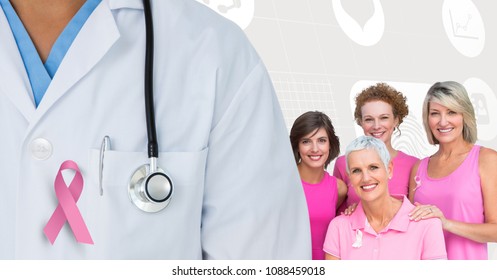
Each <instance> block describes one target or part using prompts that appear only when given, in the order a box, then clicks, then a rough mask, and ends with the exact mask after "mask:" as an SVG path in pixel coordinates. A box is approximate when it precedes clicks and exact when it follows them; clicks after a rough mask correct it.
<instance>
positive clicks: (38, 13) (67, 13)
mask: <svg viewBox="0 0 497 280" xmlns="http://www.w3.org/2000/svg"><path fill="white" fill-rule="evenodd" d="M10 2H11V4H12V7H14V10H15V11H16V13H17V15H18V16H19V18H20V19H21V21H22V23H23V25H24V27H25V28H26V30H27V31H28V34H29V36H30V37H31V40H32V41H33V44H34V45H35V47H36V50H37V51H38V54H39V55H40V58H41V60H42V61H43V62H45V61H46V59H47V57H48V54H49V53H50V50H51V49H52V46H53V44H54V43H55V41H56V40H57V38H58V37H59V35H60V33H62V31H63V30H64V28H65V27H66V25H67V24H68V23H69V21H70V20H71V19H72V18H73V16H74V15H75V14H76V13H77V12H78V10H79V9H80V8H81V6H83V4H84V3H85V0H11V1H10Z"/></svg>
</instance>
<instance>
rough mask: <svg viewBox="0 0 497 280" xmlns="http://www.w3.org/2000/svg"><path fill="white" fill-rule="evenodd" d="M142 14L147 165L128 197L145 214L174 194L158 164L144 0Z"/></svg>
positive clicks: (151, 32) (149, 35) (151, 53)
mask: <svg viewBox="0 0 497 280" xmlns="http://www.w3.org/2000/svg"><path fill="white" fill-rule="evenodd" d="M143 9H144V12H145V29H146V30H145V36H146V39H145V40H146V43H145V44H146V45H145V82H144V85H145V115H146V119H147V136H148V145H147V150H148V157H149V159H150V164H144V165H142V166H140V167H139V168H138V169H136V171H135V172H134V173H133V175H131V179H130V182H129V185H128V195H129V198H130V199H131V202H133V203H134V204H135V205H136V207H138V208H139V209H140V210H143V211H145V212H150V213H153V212H159V211H161V210H162V209H164V208H165V207H166V206H167V205H168V204H169V202H171V196H172V194H173V182H172V180H171V178H170V177H169V176H168V175H166V173H165V172H164V170H162V169H161V168H160V167H159V166H158V165H157V159H158V157H159V144H158V142H157V132H156V129H155V114H154V95H153V69H154V67H153V62H154V28H153V22H152V10H151V8H150V1H149V0H143Z"/></svg>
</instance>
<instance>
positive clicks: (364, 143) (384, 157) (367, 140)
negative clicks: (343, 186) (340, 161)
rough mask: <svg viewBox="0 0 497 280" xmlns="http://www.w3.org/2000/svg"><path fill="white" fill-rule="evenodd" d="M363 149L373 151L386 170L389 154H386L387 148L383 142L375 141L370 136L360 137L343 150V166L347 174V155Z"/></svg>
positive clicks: (348, 171)
mask: <svg viewBox="0 0 497 280" xmlns="http://www.w3.org/2000/svg"><path fill="white" fill-rule="evenodd" d="M364 149H372V150H375V151H376V153H377V154H378V155H379V156H380V159H381V161H382V162H383V164H385V168H386V169H387V170H388V164H389V163H390V153H389V152H388V149H387V146H386V145H385V143H383V141H381V140H379V139H376V138H374V137H372V136H360V137H358V138H356V139H354V140H353V141H352V142H350V144H349V145H348V146H347V148H346V149H345V159H346V160H345V166H346V170H347V174H349V173H350V170H349V154H350V153H351V152H355V151H360V150H364Z"/></svg>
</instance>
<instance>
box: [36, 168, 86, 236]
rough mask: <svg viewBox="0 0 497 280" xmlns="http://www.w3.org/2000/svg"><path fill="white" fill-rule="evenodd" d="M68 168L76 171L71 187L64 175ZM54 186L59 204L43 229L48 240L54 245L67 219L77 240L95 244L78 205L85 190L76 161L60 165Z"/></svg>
mask: <svg viewBox="0 0 497 280" xmlns="http://www.w3.org/2000/svg"><path fill="white" fill-rule="evenodd" d="M66 169H72V170H74V171H76V174H75V175H74V178H73V179H72V181H71V183H70V184H69V187H67V185H66V183H65V182H64V178H63V177H62V170H66ZM54 188H55V195H56V196H57V199H58V200H59V204H58V205H57V208H56V209H55V211H54V212H53V214H52V216H51V217H50V220H48V222H47V224H46V226H45V228H44V229H43V232H44V233H45V235H46V236H47V238H48V240H50V243H52V245H53V244H54V242H55V239H57V236H58V235H59V232H60V230H61V229H62V227H63V226H64V224H65V222H66V221H67V222H68V223H69V226H70V227H71V230H72V232H73V234H74V236H75V237H76V241H78V242H79V243H86V244H93V240H92V239H91V236H90V232H89V231H88V228H87V227H86V224H85V221H84V220H83V217H82V216H81V213H80V212H79V209H78V206H76V202H77V201H78V199H79V197H80V195H81V192H82V191H83V176H82V175H81V172H80V171H79V168H78V165H77V164H76V163H75V162H74V161H72V160H66V161H64V162H63V163H62V164H61V165H60V168H59V172H57V176H56V177H55V183H54Z"/></svg>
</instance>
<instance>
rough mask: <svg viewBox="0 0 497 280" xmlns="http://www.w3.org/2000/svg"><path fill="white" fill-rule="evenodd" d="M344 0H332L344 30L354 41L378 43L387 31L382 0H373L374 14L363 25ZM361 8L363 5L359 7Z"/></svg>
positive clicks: (339, 22)
mask: <svg viewBox="0 0 497 280" xmlns="http://www.w3.org/2000/svg"><path fill="white" fill-rule="evenodd" d="M341 1H342V0H332V4H333V12H334V13H335V17H336V20H337V22H338V25H340V28H342V30H343V32H345V34H347V36H348V37H349V38H350V39H351V40H352V41H354V42H356V43H357V44H359V45H362V46H373V45H375V44H377V43H378V42H379V41H380V39H381V37H382V36H383V33H384V31H385V15H384V13H383V7H382V6H381V2H380V0H371V4H372V5H373V14H372V15H371V17H370V18H369V19H368V20H367V21H366V22H365V23H364V24H363V25H361V24H360V23H359V22H358V21H357V20H356V19H355V18H353V17H352V16H351V15H350V14H349V13H348V12H347V11H345V9H344V7H343V6H342V2H341ZM357 9H361V7H357Z"/></svg>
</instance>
